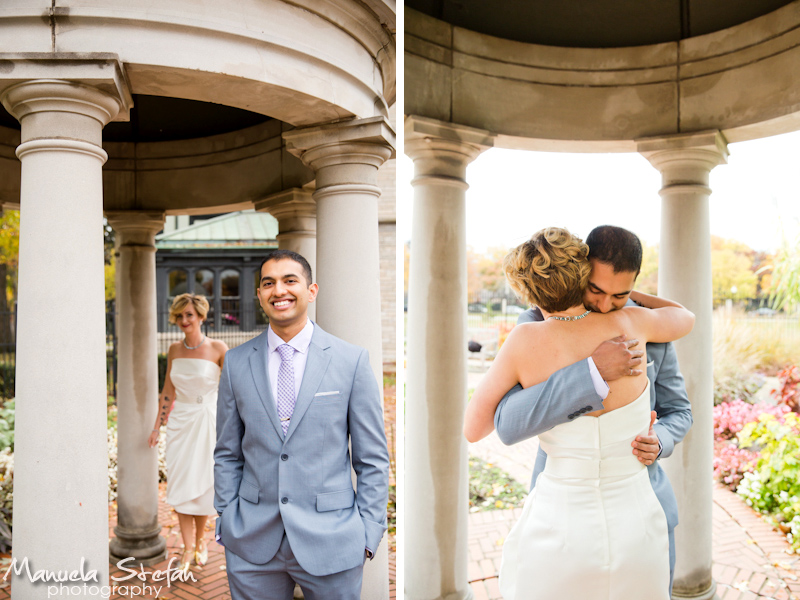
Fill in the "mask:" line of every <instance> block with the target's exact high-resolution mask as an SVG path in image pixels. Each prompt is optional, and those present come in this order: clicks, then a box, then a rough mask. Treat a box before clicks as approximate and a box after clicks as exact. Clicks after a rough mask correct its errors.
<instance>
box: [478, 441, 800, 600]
mask: <svg viewBox="0 0 800 600" xmlns="http://www.w3.org/2000/svg"><path fill="white" fill-rule="evenodd" d="M537 446H538V444H537V441H536V439H535V438H534V439H531V440H527V441H525V442H522V443H520V444H516V445H515V446H511V447H508V446H504V445H503V444H502V443H501V442H500V440H499V439H498V438H497V435H496V434H494V433H493V434H492V435H491V436H489V437H487V438H485V439H484V440H481V441H480V442H478V443H477V444H472V445H471V446H470V454H471V455H473V456H478V457H480V458H483V459H484V460H487V461H488V462H490V463H493V464H495V465H497V466H499V467H500V468H502V469H503V470H505V471H506V472H508V473H509V474H510V475H511V476H512V477H514V478H515V479H517V480H518V481H521V482H526V483H527V482H528V481H529V479H530V473H531V471H532V468H533V461H534V458H535V456H536V450H537ZM709 476H710V474H709ZM521 513H522V509H521V508H515V509H511V510H497V511H491V512H480V513H473V514H471V515H470V516H469V571H468V576H469V580H470V582H471V585H472V591H473V593H474V594H475V599H476V600H499V599H500V598H501V596H500V591H499V589H498V587H497V573H498V571H499V569H500V559H501V555H502V547H503V546H502V545H503V541H504V540H505V537H506V536H507V535H508V532H509V531H510V529H511V526H512V525H513V524H514V523H515V522H516V520H517V519H518V518H519V516H520V514H521ZM711 518H712V519H713V524H712V535H713V538H712V540H713V541H712V543H713V547H712V559H713V567H712V573H713V576H714V579H715V580H716V582H717V597H718V598H719V600H751V599H756V598H761V599H774V600H791V599H795V600H800V581H799V580H798V576H800V558H798V556H796V555H794V554H789V553H788V551H789V544H788V542H787V541H786V538H785V537H784V536H783V535H782V534H781V533H779V532H778V531H776V530H774V529H773V528H772V527H770V526H769V525H768V524H767V523H766V522H764V521H763V520H762V519H761V517H760V516H759V515H758V514H757V513H756V512H755V511H753V510H752V509H750V508H749V507H748V506H747V505H746V504H744V502H742V500H741V499H740V498H739V496H737V495H736V494H734V493H732V492H729V491H728V490H727V489H726V488H724V487H722V486H720V485H717V484H715V487H714V495H713V508H712V514H711Z"/></svg>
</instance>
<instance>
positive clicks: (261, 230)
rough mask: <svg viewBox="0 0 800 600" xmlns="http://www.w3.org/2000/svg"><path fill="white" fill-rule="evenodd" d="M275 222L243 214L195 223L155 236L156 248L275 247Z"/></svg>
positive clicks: (251, 213) (264, 215) (250, 212)
mask: <svg viewBox="0 0 800 600" xmlns="http://www.w3.org/2000/svg"><path fill="white" fill-rule="evenodd" d="M277 238H278V221H277V219H275V217H273V216H272V215H271V214H269V213H265V212H256V211H255V210H243V211H239V212H234V213H229V214H226V215H220V216H218V217H214V218H213V219H207V220H204V221H196V222H195V223H194V224H192V225H189V227H184V228H182V229H176V230H175V231H170V232H168V233H159V234H158V235H157V236H156V248H159V249H161V248H197V247H203V248H209V247H214V248H219V247H225V246H235V247H237V248H241V247H257V248H264V247H277V245H278V243H277Z"/></svg>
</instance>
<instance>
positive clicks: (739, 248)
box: [711, 236, 758, 303]
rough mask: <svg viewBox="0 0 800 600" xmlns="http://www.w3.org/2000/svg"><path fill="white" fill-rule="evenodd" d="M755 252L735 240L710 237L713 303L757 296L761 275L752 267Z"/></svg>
mask: <svg viewBox="0 0 800 600" xmlns="http://www.w3.org/2000/svg"><path fill="white" fill-rule="evenodd" d="M755 256H756V252H755V251H754V250H753V249H752V248H750V247H749V246H747V245H746V244H743V243H742V242H739V241H736V240H726V239H723V238H720V237H717V236H711V280H712V285H713V293H714V302H715V303H719V302H721V301H722V300H724V299H726V298H733V299H734V300H743V299H745V298H755V296H756V286H757V284H758V276H757V275H756V273H755V270H756V269H754V267H753V259H754V258H755Z"/></svg>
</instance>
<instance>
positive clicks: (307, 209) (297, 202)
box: [254, 188, 317, 221]
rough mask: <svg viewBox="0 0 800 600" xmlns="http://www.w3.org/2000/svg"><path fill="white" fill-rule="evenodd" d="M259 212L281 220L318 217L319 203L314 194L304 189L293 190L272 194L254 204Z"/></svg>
mask: <svg viewBox="0 0 800 600" xmlns="http://www.w3.org/2000/svg"><path fill="white" fill-rule="evenodd" d="M254 205H255V209H256V211H258V212H268V213H269V214H271V215H272V216H273V217H275V218H276V219H278V221H280V220H281V218H285V217H316V216H317V203H316V202H315V201H314V198H313V196H312V192H311V191H310V190H304V189H303V188H291V189H288V190H283V191H282V192H278V193H277V194H272V195H271V196H268V197H266V198H264V199H263V200H257V201H256V202H254Z"/></svg>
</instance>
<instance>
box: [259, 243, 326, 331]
mask: <svg viewBox="0 0 800 600" xmlns="http://www.w3.org/2000/svg"><path fill="white" fill-rule="evenodd" d="M256 293H257V295H258V301H259V303H260V304H261V308H263V309H264V312H265V313H266V314H267V317H269V321H270V323H271V324H272V325H273V328H274V327H276V326H277V327H287V326H291V325H293V324H295V323H300V322H302V323H305V320H306V318H308V305H309V304H310V303H311V302H313V301H314V299H315V298H316V297H317V284H316V283H312V284H309V283H308V282H307V281H306V278H305V275H304V273H303V266H302V265H301V264H300V263H298V262H296V261H294V260H292V259H290V258H282V259H279V260H268V261H267V262H265V263H264V265H263V266H262V267H261V281H260V283H259V286H258V290H257V291H256Z"/></svg>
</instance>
